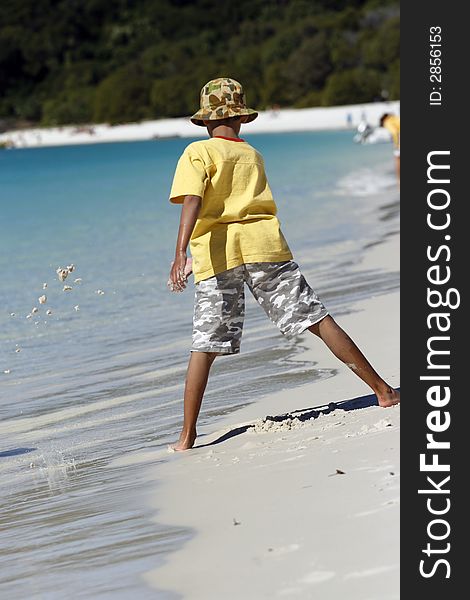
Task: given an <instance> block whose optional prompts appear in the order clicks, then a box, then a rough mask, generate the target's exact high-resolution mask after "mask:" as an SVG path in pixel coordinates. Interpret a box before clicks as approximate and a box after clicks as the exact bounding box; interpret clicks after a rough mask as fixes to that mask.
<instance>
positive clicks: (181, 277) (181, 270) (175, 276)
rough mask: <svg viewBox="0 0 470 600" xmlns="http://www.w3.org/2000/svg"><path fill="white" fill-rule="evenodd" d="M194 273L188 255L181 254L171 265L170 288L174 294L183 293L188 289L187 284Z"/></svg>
mask: <svg viewBox="0 0 470 600" xmlns="http://www.w3.org/2000/svg"><path fill="white" fill-rule="evenodd" d="M191 273H192V259H191V258H189V259H188V258H187V256H186V253H183V252H181V253H179V254H177V255H176V256H175V260H174V261H173V262H172V263H171V271H170V279H169V280H168V284H167V285H168V287H169V288H170V290H171V291H172V292H182V291H183V290H184V289H185V288H186V282H187V281H188V277H189V275H190V274H191Z"/></svg>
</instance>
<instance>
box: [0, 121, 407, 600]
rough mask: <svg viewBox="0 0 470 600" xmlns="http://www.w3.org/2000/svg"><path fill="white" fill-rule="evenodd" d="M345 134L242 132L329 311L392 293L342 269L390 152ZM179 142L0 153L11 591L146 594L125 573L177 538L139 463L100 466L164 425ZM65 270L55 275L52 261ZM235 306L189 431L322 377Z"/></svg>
mask: <svg viewBox="0 0 470 600" xmlns="http://www.w3.org/2000/svg"><path fill="white" fill-rule="evenodd" d="M351 138H352V134H351V133H350V132H319V133H292V134H271V135H256V136H249V135H246V136H245V139H246V140H247V141H249V142H250V143H252V144H253V145H254V146H255V147H256V148H257V149H259V150H260V151H261V152H262V153H263V155H264V158H265V162H266V166H267V172H268V178H269V181H270V184H271V187H272V189H273V191H274V194H275V198H276V202H277V204H278V208H279V218H280V220H281V223H282V228H283V231H284V234H285V236H286V238H287V240H288V241H289V244H290V246H291V249H292V250H293V252H294V255H295V258H296V260H297V261H298V262H299V263H300V264H301V267H302V269H303V271H304V273H305V275H306V276H307V278H308V279H309V281H310V283H311V285H312V287H314V288H315V289H316V291H317V292H318V293H319V294H320V295H321V297H322V299H323V300H324V302H325V303H326V304H327V306H328V307H329V308H330V309H331V310H332V312H333V313H335V314H341V313H342V312H345V311H347V310H348V306H349V304H350V302H351V301H354V300H356V299H358V298H360V297H363V296H370V295H371V294H377V293H381V292H385V291H387V290H389V289H394V288H396V287H397V285H398V279H397V275H396V274H389V273H382V272H380V271H354V276H352V274H351V273H352V271H351V267H352V266H354V265H356V264H357V263H358V261H359V260H360V257H361V254H362V253H363V252H364V249H365V248H366V247H367V246H368V245H370V244H373V243H376V242H377V241H379V240H381V239H383V238H384V237H385V236H387V235H389V234H390V233H392V232H394V231H396V230H397V229H398V216H397V210H398V191H397V186H396V183H395V180H394V175H393V160H392V156H391V154H392V152H391V147H390V145H388V144H383V145H382V144H380V145H379V144H378V145H375V146H357V145H355V144H354V143H353V142H352V139H351ZM189 141H191V140H184V139H172V140H159V141H149V142H136V143H120V144H97V145H93V146H71V147H63V148H43V149H30V150H27V149H25V150H10V151H4V152H0V203H1V211H0V234H1V235H0V273H1V287H0V389H1V392H0V415H1V420H2V424H1V425H0V431H1V446H0V486H1V489H2V495H1V500H0V505H1V510H0V527H1V528H2V538H1V540H2V541H1V542H0V590H4V594H5V597H8V598H10V599H15V598H26V597H27V598H47V599H49V598H59V597H64V595H65V594H66V593H69V594H71V595H72V596H73V597H74V598H91V597H93V598H107V597H112V598H126V597H128V596H129V593H130V591H129V590H132V592H133V593H134V595H136V597H137V596H138V597H139V598H143V599H145V598H147V597H148V598H155V592H154V591H151V590H148V589H147V588H146V587H145V584H144V582H143V581H142V580H141V579H140V574H141V573H142V572H144V571H146V570H148V569H150V568H152V567H153V566H155V565H156V564H158V561H159V560H161V559H162V558H163V557H164V556H165V555H166V554H167V553H168V552H169V551H171V549H172V548H175V547H176V546H177V545H178V544H180V543H181V542H182V540H184V539H186V537H187V536H188V535H189V534H190V532H187V531H184V530H179V529H178V528H174V529H168V528H163V527H161V526H159V525H158V523H154V522H152V521H151V520H150V517H151V514H150V513H149V512H148V508H147V507H146V505H145V502H144V500H143V498H144V496H145V490H146V485H148V483H146V481H145V473H144V469H143V468H141V469H140V468H138V467H136V468H132V469H130V468H124V467H122V468H116V467H111V466H110V463H111V461H112V460H113V459H115V458H117V457H119V456H122V455H123V454H125V453H132V452H135V451H137V450H141V449H145V448H148V449H157V448H159V447H164V446H165V445H166V444H167V443H168V442H170V441H172V440H173V439H174V438H175V436H176V434H177V432H178V427H179V425H180V420H181V408H182V407H181V397H182V385H183V379H184V372H185V367H186V362H187V359H188V348H189V345H190V337H191V317H192V300H193V298H192V292H191V290H190V289H189V290H187V291H186V292H185V293H184V294H178V295H172V294H170V293H169V292H168V290H167V288H166V281H167V277H168V270H169V263H170V261H171V259H172V256H173V252H174V242H175V237H176V231H177V226H178V220H179V207H175V206H174V205H171V204H170V203H169V202H168V201H167V196H168V191H169V188H170V184H171V179H172V175H173V171H174V167H175V164H176V161H177V159H178V156H179V155H180V153H181V152H182V150H183V149H184V147H185V146H186V145H187V144H188V143H189ZM71 263H73V264H75V266H76V268H75V271H74V272H73V273H71V274H70V275H69V277H68V279H67V280H66V281H65V282H63V283H62V282H60V281H59V280H58V279H57V276H56V274H55V270H56V268H57V267H59V266H66V265H69V264H71ZM76 278H81V279H82V281H81V283H74V280H75V279H76ZM43 283H47V288H46V289H43ZM64 284H69V285H71V286H72V290H70V291H68V292H64V291H62V288H63V286H64ZM97 290H102V291H103V292H104V294H98V293H97ZM42 294H46V295H47V303H46V304H44V305H41V304H39V303H38V297H39V296H41V295H42ZM76 306H78V310H76V309H75V308H74V307H76ZM33 307H37V308H38V312H36V313H34V314H33V315H32V317H31V318H26V316H27V315H28V314H30V313H31V310H32V308H33ZM47 309H50V310H51V311H52V314H51V315H47V314H46V310H47ZM12 313H14V316H12V315H11V314H12ZM247 313H248V314H247V318H246V324H245V333H244V340H243V343H242V354H241V355H239V356H237V357H231V358H228V359H221V360H220V362H219V363H218V362H217V361H216V364H215V367H214V373H213V376H212V378H211V381H210V383H209V387H208V391H207V395H206V398H205V401H204V405H203V410H202V413H201V423H209V422H210V423H213V422H215V420H216V419H217V418H218V417H220V416H221V415H224V414H227V413H229V412H231V411H233V410H235V409H236V408H237V407H240V406H243V405H244V404H246V403H249V402H252V401H253V393H252V390H253V389H254V388H255V389H256V390H257V394H260V393H262V394H265V393H269V392H270V391H272V390H274V389H279V388H281V387H285V388H287V387H294V386H296V385H300V384H302V383H304V382H305V381H307V380H309V381H311V380H312V379H315V378H317V379H318V378H324V377H331V376H334V372H333V371H328V372H326V371H324V370H318V369H315V365H314V364H313V365H312V364H308V365H307V364H302V363H299V361H294V360H293V358H295V357H296V356H297V355H298V353H299V351H300V350H301V349H302V338H299V339H298V340H295V341H287V340H286V339H285V338H283V337H282V336H281V335H280V334H279V333H278V332H277V330H276V328H275V327H274V326H272V325H271V324H270V323H269V321H267V319H266V317H265V315H264V313H263V312H262V311H261V310H260V309H259V307H257V306H256V305H255V304H254V302H252V301H249V302H248V306H247ZM17 349H19V350H20V351H19V352H16V350H17ZM234 370H236V371H237V372H243V381H242V383H241V384H240V380H239V379H237V382H236V385H235V384H234V381H233V371H234ZM4 371H9V373H5V372H4ZM221 389H223V390H224V392H223V394H221V393H220V391H219V390H221ZM234 419H236V417H234ZM85 569H86V572H87V578H86V580H85V581H84V580H83V579H82V574H83V572H84V570H85ZM59 588H60V594H59V591H58V589H59ZM2 595H3V594H2ZM158 597H159V598H160V597H161V598H169V597H170V596H168V595H167V594H164V593H163V592H162V593H161V594H159V595H158Z"/></svg>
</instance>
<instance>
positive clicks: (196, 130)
mask: <svg viewBox="0 0 470 600" xmlns="http://www.w3.org/2000/svg"><path fill="white" fill-rule="evenodd" d="M384 112H392V113H397V114H399V112H400V101H398V100H397V101H393V102H371V103H366V104H353V105H345V106H330V107H314V108H284V109H279V110H278V111H272V110H271V111H260V113H259V116H258V118H257V119H256V120H255V121H253V122H252V123H250V124H249V130H246V131H247V133H249V134H250V135H251V134H258V133H281V132H295V131H323V130H331V129H349V130H351V131H353V130H355V129H356V128H357V126H358V125H359V123H360V122H361V121H364V120H366V121H367V122H368V123H370V124H371V125H372V126H374V127H376V126H378V120H379V118H380V116H381V115H382V114H383V113H384ZM348 116H349V117H350V120H349V121H348ZM384 131H385V130H384ZM206 135H207V132H206V128H205V127H197V126H195V125H193V124H192V123H191V122H190V120H189V118H187V117H184V118H173V119H159V120H155V121H143V122H141V123H128V124H124V125H115V126H110V125H107V124H96V125H80V126H77V125H66V126H62V127H50V128H40V127H38V128H31V129H24V130H13V131H6V132H5V133H2V134H0V146H1V145H5V144H6V145H7V146H8V145H9V144H11V147H13V148H15V149H21V148H43V147H51V146H67V145H79V144H98V143H109V142H135V141H145V140H155V141H158V140H164V139H171V138H197V137H205V136H206ZM387 140H388V136H387V137H384V141H387Z"/></svg>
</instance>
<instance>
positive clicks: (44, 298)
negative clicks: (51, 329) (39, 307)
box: [38, 294, 47, 304]
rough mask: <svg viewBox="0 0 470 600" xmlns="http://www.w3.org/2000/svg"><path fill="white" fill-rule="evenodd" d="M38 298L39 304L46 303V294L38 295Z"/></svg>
mask: <svg viewBox="0 0 470 600" xmlns="http://www.w3.org/2000/svg"><path fill="white" fill-rule="evenodd" d="M38 300H39V304H46V302H47V296H46V294H44V295H43V296H39V298H38Z"/></svg>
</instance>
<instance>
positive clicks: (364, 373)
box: [308, 315, 400, 408]
mask: <svg viewBox="0 0 470 600" xmlns="http://www.w3.org/2000/svg"><path fill="white" fill-rule="evenodd" d="M308 330H309V331H311V332H312V333H314V334H315V335H317V336H318V337H319V338H320V339H321V340H323V341H324V342H325V344H326V345H327V346H328V348H329V349H330V350H331V351H332V352H333V354H334V355H335V356H336V357H337V358H339V360H341V361H342V362H343V363H345V364H346V365H347V366H348V367H349V368H350V369H351V370H352V371H353V372H354V373H355V374H356V375H357V376H358V377H360V379H362V381H364V383H367V385H368V386H369V387H370V388H371V389H372V391H373V392H374V393H375V395H376V396H377V400H378V402H379V406H382V407H383V408H387V407H389V406H393V405H394V404H398V403H399V402H400V392H397V391H396V390H394V389H393V388H392V387H391V386H390V385H389V384H388V383H387V382H386V381H384V380H383V379H382V377H380V375H379V374H378V373H377V372H376V371H375V369H374V368H373V367H372V365H371V364H370V363H369V361H368V360H367V358H366V357H365V356H364V354H362V352H361V351H360V350H359V348H358V347H357V346H356V344H355V343H354V342H353V340H352V339H351V338H350V337H349V335H348V334H347V333H346V332H345V331H344V330H343V329H341V327H340V326H339V325H338V323H336V321H335V320H334V319H333V318H332V317H330V316H329V315H327V316H326V317H325V318H324V319H322V320H321V321H320V322H319V323H315V325H311V326H310V327H309V328H308Z"/></svg>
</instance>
